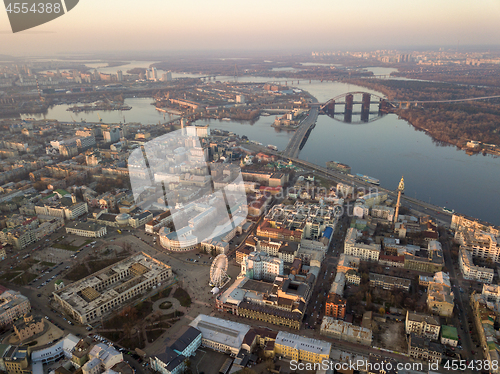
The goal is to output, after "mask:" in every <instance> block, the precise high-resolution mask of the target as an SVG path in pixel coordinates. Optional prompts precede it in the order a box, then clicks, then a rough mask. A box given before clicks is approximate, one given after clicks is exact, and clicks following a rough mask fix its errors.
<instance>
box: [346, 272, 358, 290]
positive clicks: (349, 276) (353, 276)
mask: <svg viewBox="0 0 500 374" xmlns="http://www.w3.org/2000/svg"><path fill="white" fill-rule="evenodd" d="M345 280H346V282H347V283H349V284H354V285H356V286H359V285H360V283H361V275H360V274H359V272H358V271H357V270H354V269H350V270H348V271H347V272H346V273H345Z"/></svg>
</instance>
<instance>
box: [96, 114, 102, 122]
mask: <svg viewBox="0 0 500 374" xmlns="http://www.w3.org/2000/svg"><path fill="white" fill-rule="evenodd" d="M97 117H99V122H102V118H101V116H100V115H99V113H97Z"/></svg>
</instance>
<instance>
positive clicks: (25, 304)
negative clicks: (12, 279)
mask: <svg viewBox="0 0 500 374" xmlns="http://www.w3.org/2000/svg"><path fill="white" fill-rule="evenodd" d="M0 288H1V289H0V292H2V293H1V294H0V326H4V325H10V324H11V323H12V322H14V321H15V320H16V319H18V318H19V317H21V316H24V315H25V314H26V313H29V311H30V310H31V304H30V301H29V300H28V298H27V297H26V296H23V295H21V293H20V292H17V291H12V290H7V289H6V288H3V287H1V286H0Z"/></svg>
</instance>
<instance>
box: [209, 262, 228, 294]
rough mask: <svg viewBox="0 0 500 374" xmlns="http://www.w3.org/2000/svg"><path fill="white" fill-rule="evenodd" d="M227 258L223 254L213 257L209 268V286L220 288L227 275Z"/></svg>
mask: <svg viewBox="0 0 500 374" xmlns="http://www.w3.org/2000/svg"><path fill="white" fill-rule="evenodd" d="M226 272H227V256H226V255H225V254H220V255H218V256H217V257H215V259H214V261H213V262H212V266H211V267H210V286H212V287H219V288H220V287H222V286H223V285H224V284H225V283H226V280H227V279H228V275H227V273H226Z"/></svg>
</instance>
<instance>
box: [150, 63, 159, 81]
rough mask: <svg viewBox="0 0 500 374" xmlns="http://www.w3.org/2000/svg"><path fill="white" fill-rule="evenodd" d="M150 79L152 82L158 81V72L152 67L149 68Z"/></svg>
mask: <svg viewBox="0 0 500 374" xmlns="http://www.w3.org/2000/svg"><path fill="white" fill-rule="evenodd" d="M151 79H152V80H154V81H156V80H158V71H157V70H156V68H155V67H154V66H153V67H152V68H151Z"/></svg>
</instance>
